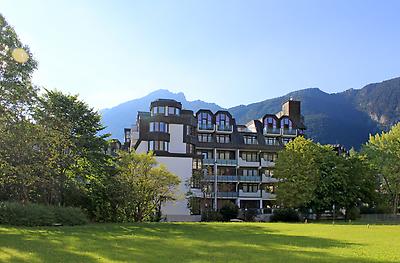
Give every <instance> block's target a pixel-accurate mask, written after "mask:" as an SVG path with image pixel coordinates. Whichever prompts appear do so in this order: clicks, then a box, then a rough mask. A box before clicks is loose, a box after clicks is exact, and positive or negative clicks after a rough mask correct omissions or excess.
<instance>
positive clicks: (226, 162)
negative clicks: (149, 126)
mask: <svg viewBox="0 0 400 263" xmlns="http://www.w3.org/2000/svg"><path fill="white" fill-rule="evenodd" d="M217 164H218V165H227V166H236V165H237V160H226V159H217Z"/></svg>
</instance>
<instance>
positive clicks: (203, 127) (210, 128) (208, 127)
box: [197, 123, 215, 132]
mask: <svg viewBox="0 0 400 263" xmlns="http://www.w3.org/2000/svg"><path fill="white" fill-rule="evenodd" d="M197 130H198V131H199V132H214V131H215V125H214V124H211V123H207V124H205V123H199V124H198V126H197Z"/></svg>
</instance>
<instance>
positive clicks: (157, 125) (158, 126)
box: [150, 122, 168, 132]
mask: <svg viewBox="0 0 400 263" xmlns="http://www.w3.org/2000/svg"><path fill="white" fill-rule="evenodd" d="M150 132H168V123H165V122H150Z"/></svg>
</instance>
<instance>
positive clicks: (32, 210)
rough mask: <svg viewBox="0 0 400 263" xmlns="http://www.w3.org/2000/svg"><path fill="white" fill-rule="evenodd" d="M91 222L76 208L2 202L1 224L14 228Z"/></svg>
mask: <svg viewBox="0 0 400 263" xmlns="http://www.w3.org/2000/svg"><path fill="white" fill-rule="evenodd" d="M88 222H89V220H88V218H87V216H86V215H85V214H84V213H83V211H82V210H81V209H79V208H76V207H58V206H47V205H41V204H33V203H27V204H22V203H17V202H0V224H5V225H14V226H54V225H70V226H73V225H83V224H87V223H88Z"/></svg>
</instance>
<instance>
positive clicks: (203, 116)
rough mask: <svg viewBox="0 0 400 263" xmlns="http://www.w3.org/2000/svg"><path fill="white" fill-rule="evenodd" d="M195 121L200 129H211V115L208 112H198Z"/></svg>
mask: <svg viewBox="0 0 400 263" xmlns="http://www.w3.org/2000/svg"><path fill="white" fill-rule="evenodd" d="M197 123H198V126H199V128H200V129H202V130H212V129H213V126H212V117H211V114H210V113H208V112H200V113H199V115H198V116H197Z"/></svg>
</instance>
